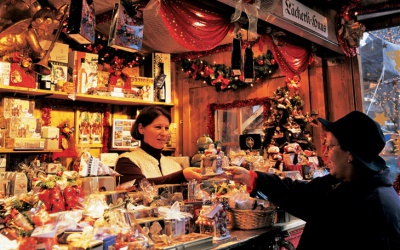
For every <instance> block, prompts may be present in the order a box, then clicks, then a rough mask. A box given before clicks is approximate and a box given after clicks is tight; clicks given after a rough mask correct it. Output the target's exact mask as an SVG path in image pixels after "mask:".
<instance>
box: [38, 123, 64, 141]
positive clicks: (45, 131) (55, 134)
mask: <svg viewBox="0 0 400 250" xmlns="http://www.w3.org/2000/svg"><path fill="white" fill-rule="evenodd" d="M59 137H60V129H59V128H57V127H50V126H43V127H42V138H50V139H53V138H59Z"/></svg>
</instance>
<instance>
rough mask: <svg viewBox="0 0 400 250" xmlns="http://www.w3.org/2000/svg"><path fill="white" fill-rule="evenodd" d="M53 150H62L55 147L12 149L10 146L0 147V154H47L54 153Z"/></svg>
mask: <svg viewBox="0 0 400 250" xmlns="http://www.w3.org/2000/svg"><path fill="white" fill-rule="evenodd" d="M54 152H62V150H61V149H57V150H14V149H12V148H4V149H0V154H25V153H28V154H29V153H35V154H36V153H39V154H40V153H42V154H47V153H54Z"/></svg>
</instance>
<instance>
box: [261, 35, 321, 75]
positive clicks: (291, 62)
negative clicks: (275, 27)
mask: <svg viewBox="0 0 400 250" xmlns="http://www.w3.org/2000/svg"><path fill="white" fill-rule="evenodd" d="M276 39H277V40H275V41H274V40H273V39H272V37H271V36H269V35H264V36H262V37H261V39H260V40H259V43H258V45H259V46H260V50H261V49H262V47H263V45H264V44H266V45H267V46H268V48H269V49H270V50H271V51H272V54H273V55H274V58H275V60H276V61H277V63H278V65H279V68H280V70H281V71H282V72H283V73H284V74H285V75H286V77H289V78H293V77H294V76H295V75H299V74H300V73H302V72H303V71H305V70H306V69H307V67H308V65H310V64H311V63H312V62H313V61H314V55H313V53H312V51H311V49H308V48H305V47H302V46H298V45H295V44H293V42H290V40H289V39H288V38H286V37H279V38H276Z"/></svg>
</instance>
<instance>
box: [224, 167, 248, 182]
mask: <svg viewBox="0 0 400 250" xmlns="http://www.w3.org/2000/svg"><path fill="white" fill-rule="evenodd" d="M224 170H225V175H226V176H228V178H229V179H230V180H233V181H235V182H240V183H243V184H245V185H247V186H250V185H251V176H250V172H249V171H248V170H247V169H245V168H243V167H224Z"/></svg>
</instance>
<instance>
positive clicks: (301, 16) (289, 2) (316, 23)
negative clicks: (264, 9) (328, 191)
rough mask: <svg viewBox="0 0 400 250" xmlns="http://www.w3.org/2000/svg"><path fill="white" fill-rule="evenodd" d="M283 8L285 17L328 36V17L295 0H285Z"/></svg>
mask: <svg viewBox="0 0 400 250" xmlns="http://www.w3.org/2000/svg"><path fill="white" fill-rule="evenodd" d="M282 8H283V17H285V18H287V19H289V20H291V21H293V22H295V23H297V24H299V25H301V26H303V27H306V28H308V29H310V30H312V31H314V32H316V33H318V34H321V35H323V36H325V37H328V20H327V18H326V17H324V16H322V15H320V14H319V13H317V12H315V11H314V10H312V9H310V8H308V7H307V6H305V5H303V4H301V3H299V2H297V1H295V0H285V1H283V4H282Z"/></svg>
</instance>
